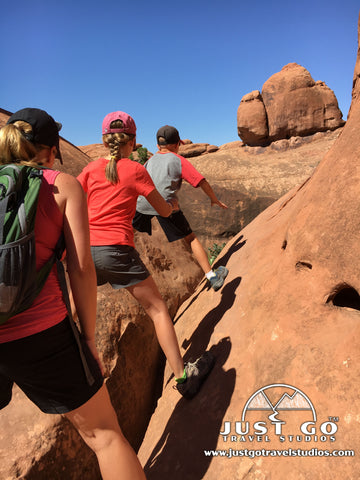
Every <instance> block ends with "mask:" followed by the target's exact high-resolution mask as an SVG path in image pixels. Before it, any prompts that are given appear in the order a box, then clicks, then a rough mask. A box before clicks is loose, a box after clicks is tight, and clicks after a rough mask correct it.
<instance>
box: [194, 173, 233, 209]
mask: <svg viewBox="0 0 360 480" xmlns="http://www.w3.org/2000/svg"><path fill="white" fill-rule="evenodd" d="M199 187H200V188H201V189H202V190H203V192H204V193H205V194H206V195H207V196H208V197H209V198H210V201H211V206H213V205H218V206H219V207H221V208H228V206H227V205H225V203H222V202H220V200H219V199H218V198H217V196H216V195H215V193H214V190H213V189H212V188H211V185H210V184H209V182H208V181H207V180H206V179H205V178H204V179H203V180H201V182H200V183H199Z"/></svg>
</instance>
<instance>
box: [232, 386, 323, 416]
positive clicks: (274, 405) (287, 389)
mask: <svg viewBox="0 0 360 480" xmlns="http://www.w3.org/2000/svg"><path fill="white" fill-rule="evenodd" d="M254 410H258V411H261V410H262V411H269V412H270V415H269V419H270V420H272V421H278V420H277V418H276V415H277V414H278V413H279V412H280V411H284V410H285V411H288V410H295V411H299V410H307V411H309V412H311V414H312V417H313V421H314V422H316V411H315V408H314V406H313V404H312V402H311V400H310V399H309V397H308V396H307V395H305V393H304V392H302V391H301V390H299V389H298V388H296V387H293V386H292V385H287V384H285V383H273V384H271V385H266V386H265V387H262V388H260V389H259V390H257V391H256V392H255V393H253V394H252V395H251V397H250V398H249V400H248V401H247V402H246V404H245V406H244V409H243V412H242V417H241V420H242V421H243V422H244V421H245V420H246V414H247V412H249V411H254Z"/></svg>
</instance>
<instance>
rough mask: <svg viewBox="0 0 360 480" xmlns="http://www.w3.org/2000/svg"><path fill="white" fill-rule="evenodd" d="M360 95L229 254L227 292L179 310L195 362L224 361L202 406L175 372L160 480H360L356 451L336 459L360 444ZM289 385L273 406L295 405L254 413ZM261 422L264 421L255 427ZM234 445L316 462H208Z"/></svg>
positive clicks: (154, 445)
mask: <svg viewBox="0 0 360 480" xmlns="http://www.w3.org/2000/svg"><path fill="white" fill-rule="evenodd" d="M355 72H359V57H358V63H357V66H356V69H355ZM354 89H355V91H353V102H352V106H351V115H350V117H349V119H348V122H347V124H346V126H345V127H344V131H343V133H342V134H341V135H340V136H339V138H338V139H337V141H336V142H335V144H334V145H333V147H332V149H331V150H330V151H329V152H328V153H327V155H326V156H325V157H324V159H323V160H322V161H321V163H320V164H319V166H318V168H317V169H316V170H315V172H314V174H313V175H312V176H311V178H310V179H309V180H308V181H305V182H304V183H303V184H302V185H300V186H298V187H297V188H294V189H293V190H292V191H290V192H289V193H288V194H286V195H285V196H283V197H282V198H281V199H279V200H278V201H277V202H275V203H274V204H273V205H271V206H270V207H269V208H268V209H266V210H265V211H264V212H263V213H261V214H260V215H259V216H258V217H257V218H256V219H255V220H254V221H253V222H251V223H250V224H249V225H248V226H247V227H246V228H245V229H244V230H243V231H242V232H240V233H239V235H238V236H236V237H235V238H234V239H233V240H232V241H231V242H229V243H228V244H227V246H226V247H225V249H224V251H223V252H222V254H221V257H220V258H219V260H218V262H217V264H221V265H226V266H227V267H228V268H229V271H230V273H229V276H228V278H227V279H226V283H225V286H224V287H223V288H222V290H221V291H219V292H213V291H211V290H208V289H207V287H206V285H205V284H204V283H201V284H200V285H199V287H198V289H197V291H196V292H195V293H194V295H193V297H191V298H190V299H189V300H188V301H186V302H185V303H184V304H183V305H182V307H181V309H180V310H179V312H178V313H177V316H176V319H175V322H176V329H177V333H178V336H179V338H180V339H181V342H182V346H183V351H184V352H185V357H186V358H187V359H189V360H191V359H194V358H196V357H197V356H198V355H199V354H200V353H201V352H202V351H203V350H204V349H205V348H207V349H211V350H212V351H213V352H214V354H215V355H216V357H217V363H216V365H215V367H214V370H213V372H212V373H211V375H210V377H209V378H208V380H207V381H206V383H205V384H204V386H203V389H202V391H201V392H200V393H199V395H198V396H196V397H195V398H194V399H193V400H191V401H186V400H184V399H180V400H179V398H178V396H177V394H176V392H174V391H173V389H172V388H171V385H168V384H167V383H166V382H167V380H168V378H169V370H168V369H167V371H166V372H165V379H164V380H165V381H164V392H163V396H162V398H161V399H160V401H159V402H158V406H157V409H156V411H155V414H154V415H153V417H152V419H151V422H150V425H149V428H148V431H147V434H146V437H145V439H144V442H143V444H142V446H141V449H140V452H139V456H140V459H141V461H142V462H143V464H144V465H145V471H146V474H147V478H148V480H152V479H159V478H161V479H162V478H172V480H180V479H181V480H182V479H184V478H186V479H191V480H192V479H200V478H201V479H209V480H213V479H218V478H219V479H220V478H221V479H223V478H231V479H233V478H237V479H248V480H258V479H271V478H276V479H279V480H285V479H286V480H298V479H299V478H304V479H305V478H309V479H310V478H311V479H315V478H316V479H327V478H333V479H336V480H343V479H344V478H349V479H355V478H358V472H359V469H360V460H359V458H358V455H357V451H355V456H352V457H350V456H342V457H340V456H338V457H331V456H326V455H325V454H324V453H323V451H324V450H328V451H333V450H342V451H344V450H354V449H355V450H356V449H357V447H358V445H359V444H360V427H359V409H360V399H359V395H358V391H357V384H358V380H359V373H360V366H359V351H360V313H359V311H360V297H359V292H360V280H359V274H358V272H359V269H360V255H359V237H360V225H359V221H358V214H357V212H358V210H359V189H360V166H359V162H360V157H359V148H360V138H359V133H358V132H359V128H360V98H359V95H358V92H359V81H358V73H357V74H356V82H355V85H354ZM194 318H197V319H198V322H197V323H196V324H194ZM276 384H279V385H283V387H278V390H276V388H275V387H274V386H273V387H272V389H270V390H269V402H271V403H272V406H274V405H275V404H276V402H277V401H279V400H280V399H281V398H283V400H286V402H287V405H288V406H287V409H285V410H280V409H277V410H276V408H275V407H274V408H272V407H271V408H269V405H270V403H266V402H265V401H264V400H266V399H265V397H264V396H263V395H261V397H260V401H261V402H263V405H265V406H267V410H254V411H250V410H248V409H246V408H245V407H246V406H249V405H248V403H247V402H248V401H249V400H250V399H251V398H252V396H253V394H255V393H256V392H257V391H259V390H261V389H263V388H264V387H267V386H271V385H276ZM287 385H288V386H291V387H292V388H288V387H287ZM296 389H299V390H300V391H301V393H302V394H305V396H306V398H305V397H304V396H303V395H302V396H301V395H300V398H302V408H305V409H304V410H297V409H296V408H295V409H293V408H289V407H290V406H291V403H289V402H290V401H291V399H290V396H292V395H293V394H294V393H296ZM298 393H299V392H298ZM284 395H285V396H284ZM298 398H299V397H298ZM294 401H295V397H294ZM256 405H257V406H258V407H259V406H261V403H259V402H257V404H256ZM256 405H255V406H256ZM310 405H311V407H312V408H313V409H311V408H310ZM295 406H296V405H295ZM298 406H299V404H298ZM244 414H245V416H244ZM271 414H272V415H271ZM241 420H244V423H245V421H249V425H250V426H249V430H250V431H249V434H250V435H252V434H253V433H254V431H258V432H259V431H260V430H261V428H260V427H263V428H262V430H265V428H266V429H267V431H266V432H265V433H264V431H263V434H262V435H260V437H261V438H256V437H253V438H249V437H248V436H247V435H245V436H244V438H242V437H241V435H240V434H238V433H236V431H235V422H240V421H241ZM279 420H281V421H283V422H284V423H282V424H281V425H280V424H279V423H278V422H279ZM256 421H261V422H263V423H262V424H261V425H258V427H257V428H256V427H254V423H255V422H256ZM307 421H309V422H311V423H310V424H309V425H308V426H307V427H306V426H304V425H303V424H304V423H305V422H307ZM224 422H230V427H231V429H230V432H231V434H232V435H233V436H234V437H233V439H231V437H229V436H228V438H227V441H226V442H225V441H224V437H223V435H221V434H220V432H222V431H225V423H224ZM301 425H303V428H307V432H309V434H308V437H309V439H308V441H307V439H306V438H305V433H306V431H305V433H304V432H302V431H301V430H300V427H301ZM243 427H245V425H244V426H241V428H243ZM275 427H276V430H275ZM280 427H281V432H282V435H283V438H281V437H280ZM309 427H313V429H314V430H313V431H312V430H309ZM326 427H327V428H326ZM331 436H332V437H333V439H331ZM229 448H232V449H233V450H245V449H247V450H248V451H249V450H252V451H254V450H259V451H261V450H262V449H264V450H270V449H273V450H278V451H280V450H281V451H283V450H285V449H286V450H287V451H288V449H292V452H294V451H295V453H296V452H298V449H301V450H308V451H312V452H313V453H312V454H313V457H312V458H304V457H302V456H301V453H297V456H292V455H291V456H290V457H285V456H283V457H279V456H272V455H271V456H270V454H269V455H268V456H265V454H263V455H262V456H254V458H251V457H250V456H249V455H248V456H245V455H244V456H241V457H237V458H231V459H230V458H226V457H221V456H220V455H219V456H217V457H212V456H206V455H205V454H204V450H219V449H220V450H225V449H226V450H227V449H229ZM315 450H317V451H321V452H320V453H322V454H323V456H315V455H314V452H315ZM275 455H276V452H275Z"/></svg>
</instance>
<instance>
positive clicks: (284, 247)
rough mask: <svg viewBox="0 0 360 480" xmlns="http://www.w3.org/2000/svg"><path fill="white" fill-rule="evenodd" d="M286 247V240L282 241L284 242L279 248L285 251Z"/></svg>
mask: <svg viewBox="0 0 360 480" xmlns="http://www.w3.org/2000/svg"><path fill="white" fill-rule="evenodd" d="M286 247H287V240H284V241H283V244H282V245H281V248H282V249H283V250H286Z"/></svg>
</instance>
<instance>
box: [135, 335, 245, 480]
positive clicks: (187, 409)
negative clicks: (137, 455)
mask: <svg viewBox="0 0 360 480" xmlns="http://www.w3.org/2000/svg"><path fill="white" fill-rule="evenodd" d="M230 350H231V342H230V339H229V338H228V337H227V338H223V339H222V340H221V341H220V342H219V343H218V344H216V345H214V346H213V347H212V348H211V349H210V351H211V353H213V355H214V356H215V357H216V363H215V366H214V369H213V371H212V372H211V374H210V376H209V378H208V379H207V380H206V381H205V383H204V385H203V387H202V389H201V391H200V392H199V393H198V394H197V395H196V397H194V398H193V399H192V400H186V399H184V398H182V399H181V400H180V401H179V402H178V403H177V405H176V407H175V409H174V411H173V413H172V415H171V417H170V418H169V421H168V423H167V424H166V427H165V429H164V431H163V433H162V435H161V438H160V439H159V441H158V442H157V444H156V446H155V448H154V450H153V451H152V453H151V455H150V457H149V459H148V461H147V463H146V465H145V467H144V470H145V474H146V478H147V479H148V480H155V479H165V478H171V480H184V479H186V480H200V479H202V478H203V477H204V475H205V473H206V471H207V469H208V468H209V465H210V462H211V458H209V457H206V456H205V454H204V450H214V449H216V445H217V442H218V438H219V432H220V430H221V426H222V422H223V418H224V415H225V413H226V411H227V409H228V406H229V404H230V401H231V397H232V394H233V392H234V388H235V381H236V370H235V369H234V368H232V369H230V370H227V371H225V370H224V369H223V368H222V366H223V365H224V363H225V362H226V360H227V358H228V356H229V354H230Z"/></svg>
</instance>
